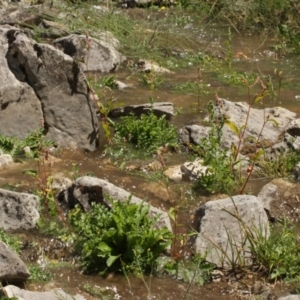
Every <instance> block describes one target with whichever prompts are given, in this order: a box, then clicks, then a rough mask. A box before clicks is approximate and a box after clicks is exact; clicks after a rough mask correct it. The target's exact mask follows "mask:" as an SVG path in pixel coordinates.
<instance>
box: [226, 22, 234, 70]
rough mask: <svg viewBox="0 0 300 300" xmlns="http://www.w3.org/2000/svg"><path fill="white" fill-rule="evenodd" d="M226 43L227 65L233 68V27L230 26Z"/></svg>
mask: <svg viewBox="0 0 300 300" xmlns="http://www.w3.org/2000/svg"><path fill="white" fill-rule="evenodd" d="M225 45H226V58H225V62H226V64H227V66H228V67H229V68H230V69H231V65H232V59H233V51H232V34H231V29H230V27H228V34H227V40H226V42H225Z"/></svg>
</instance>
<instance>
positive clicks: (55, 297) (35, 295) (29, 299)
mask: <svg viewBox="0 0 300 300" xmlns="http://www.w3.org/2000/svg"><path fill="white" fill-rule="evenodd" d="M2 290H3V291H4V293H5V294H6V296H7V297H9V298H10V297H17V298H18V299H20V300H41V299H43V300H61V299H64V300H86V298H85V297H83V296H81V295H75V296H72V295H69V294H67V293H65V292H64V291H63V290H62V289H60V288H58V289H54V290H51V291H47V292H32V291H26V290H23V289H20V288H18V287H16V286H13V285H7V286H5V287H3V288H2Z"/></svg>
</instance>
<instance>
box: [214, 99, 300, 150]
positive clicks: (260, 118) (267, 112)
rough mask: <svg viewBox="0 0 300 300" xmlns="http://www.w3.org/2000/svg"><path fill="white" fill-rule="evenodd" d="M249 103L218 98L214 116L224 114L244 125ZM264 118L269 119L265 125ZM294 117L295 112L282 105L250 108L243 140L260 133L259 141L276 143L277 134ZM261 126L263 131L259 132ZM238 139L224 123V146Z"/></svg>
mask: <svg viewBox="0 0 300 300" xmlns="http://www.w3.org/2000/svg"><path fill="white" fill-rule="evenodd" d="M248 109H249V105H248V104H247V103H244V102H230V101H228V100H225V99H219V104H218V105H217V106H215V114H216V117H218V116H221V115H225V116H226V117H227V118H228V119H229V120H230V121H231V122H234V124H235V125H236V126H237V127H238V128H240V127H241V126H243V125H245V122H246V118H247V112H248ZM266 118H269V120H274V122H273V121H268V122H267V123H266V124H265V125H264V122H265V120H266ZM295 118H296V114H295V113H293V112H291V111H289V110H287V109H285V108H282V107H273V108H265V109H257V108H251V109H250V114H249V119H248V123H247V126H246V131H245V135H244V140H245V139H247V138H248V139H249V138H254V139H255V140H256V139H257V138H258V136H259V135H260V134H261V135H260V141H262V140H268V141H269V142H270V143H276V142H277V141H278V138H279V136H280V135H281V134H282V133H283V131H284V130H285V128H286V126H287V125H288V124H289V123H290V121H291V120H293V119H295ZM275 122H276V123H275ZM262 128H263V131H262V132H261V130H262ZM238 142H239V139H238V137H237V135H236V134H235V133H233V131H232V130H231V129H230V128H229V126H226V125H224V127H223V136H222V143H223V145H224V146H225V147H226V148H228V149H229V148H230V147H231V143H235V144H238Z"/></svg>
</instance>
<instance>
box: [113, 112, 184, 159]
mask: <svg viewBox="0 0 300 300" xmlns="http://www.w3.org/2000/svg"><path fill="white" fill-rule="evenodd" d="M115 136H116V138H117V140H120V139H125V140H126V141H129V142H130V143H132V144H133V145H135V147H136V148H138V149H143V150H145V151H146V152H147V153H148V154H152V153H154V152H155V151H157V150H158V148H159V147H161V146H164V145H166V144H169V145H170V146H173V147H176V146H177V143H178V136H177V131H176V128H175V127H174V126H172V125H170V124H169V123H168V122H167V121H166V119H165V116H162V117H157V116H155V115H154V113H153V112H152V111H151V112H150V113H149V114H143V115H142V116H141V118H137V117H136V116H134V115H133V114H132V115H130V116H127V117H122V118H120V123H116V124H115Z"/></svg>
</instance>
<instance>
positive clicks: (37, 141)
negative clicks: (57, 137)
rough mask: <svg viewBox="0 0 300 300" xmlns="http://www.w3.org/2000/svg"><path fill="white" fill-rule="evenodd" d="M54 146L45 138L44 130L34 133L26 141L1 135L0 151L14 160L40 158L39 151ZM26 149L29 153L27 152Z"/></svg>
mask: <svg viewBox="0 0 300 300" xmlns="http://www.w3.org/2000/svg"><path fill="white" fill-rule="evenodd" d="M53 145H54V143H53V142H52V141H49V140H46V139H45V138H44V130H43V129H42V128H40V129H38V130H36V131H34V132H32V133H31V134H29V135H28V136H27V137H26V138H25V139H24V140H20V139H18V138H16V137H7V136H3V135H0V150H1V151H2V152H3V153H8V154H10V155H11V156H12V157H13V158H14V159H17V158H22V157H30V158H38V156H39V151H40V150H41V149H42V148H46V147H51V146H53ZM25 147H27V148H28V150H29V151H25V150H24V148H25Z"/></svg>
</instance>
